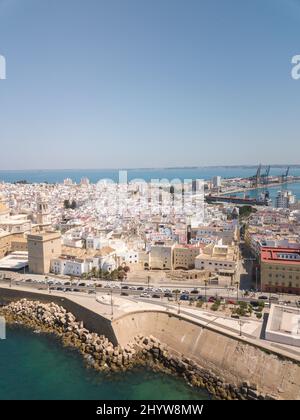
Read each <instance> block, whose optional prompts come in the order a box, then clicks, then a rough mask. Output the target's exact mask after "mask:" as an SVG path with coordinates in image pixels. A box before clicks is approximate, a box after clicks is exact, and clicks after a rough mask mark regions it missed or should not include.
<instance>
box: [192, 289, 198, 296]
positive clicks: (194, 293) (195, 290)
mask: <svg viewBox="0 0 300 420" xmlns="http://www.w3.org/2000/svg"><path fill="white" fill-rule="evenodd" d="M191 293H192V294H193V295H197V294H198V293H199V290H197V289H193V290H191Z"/></svg>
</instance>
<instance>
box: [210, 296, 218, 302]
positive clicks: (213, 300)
mask: <svg viewBox="0 0 300 420" xmlns="http://www.w3.org/2000/svg"><path fill="white" fill-rule="evenodd" d="M216 300H217V299H216V298H215V297H213V296H211V297H210V298H208V302H215V301H216Z"/></svg>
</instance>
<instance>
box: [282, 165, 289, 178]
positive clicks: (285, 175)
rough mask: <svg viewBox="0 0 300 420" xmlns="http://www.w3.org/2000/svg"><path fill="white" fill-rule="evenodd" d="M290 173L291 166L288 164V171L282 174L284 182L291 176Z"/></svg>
mask: <svg viewBox="0 0 300 420" xmlns="http://www.w3.org/2000/svg"><path fill="white" fill-rule="evenodd" d="M289 173H290V167H289V166H288V168H287V170H286V172H285V173H284V174H283V175H282V176H281V180H282V182H286V181H287V178H288V176H289Z"/></svg>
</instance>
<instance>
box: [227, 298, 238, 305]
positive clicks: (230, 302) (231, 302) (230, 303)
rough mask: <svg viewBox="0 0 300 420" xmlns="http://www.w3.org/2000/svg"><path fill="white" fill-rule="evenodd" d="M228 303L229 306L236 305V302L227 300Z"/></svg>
mask: <svg viewBox="0 0 300 420" xmlns="http://www.w3.org/2000/svg"><path fill="white" fill-rule="evenodd" d="M226 303H227V305H235V304H236V301H235V300H232V299H227V301H226Z"/></svg>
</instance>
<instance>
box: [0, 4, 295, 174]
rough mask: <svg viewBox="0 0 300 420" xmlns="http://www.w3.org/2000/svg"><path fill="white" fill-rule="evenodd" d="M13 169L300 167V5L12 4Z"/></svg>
mask: <svg viewBox="0 0 300 420" xmlns="http://www.w3.org/2000/svg"><path fill="white" fill-rule="evenodd" d="M0 54H1V55H3V56H5V58H6V62H7V80H0V145H1V148H0V169H35V168H43V169H46V168H47V169H52V168H53V169H56V168H117V167H127V168H130V167H163V166H189V165H198V166H201V165H219V164H225V165H229V164H256V163H258V162H262V163H273V164H275V163H300V132H299V126H300V80H297V81H296V80H293V79H292V77H291V69H292V64H291V59H292V57H293V56H294V55H296V54H300V1H299V0H251V1H249V0H226V1H225V0H0Z"/></svg>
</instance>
